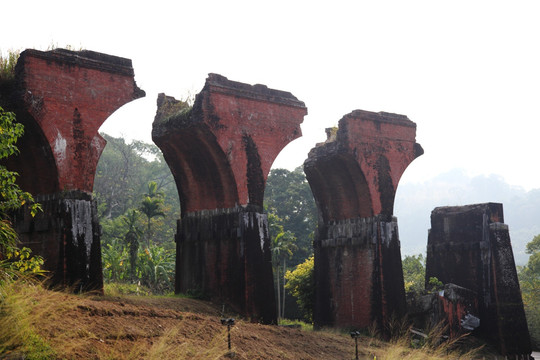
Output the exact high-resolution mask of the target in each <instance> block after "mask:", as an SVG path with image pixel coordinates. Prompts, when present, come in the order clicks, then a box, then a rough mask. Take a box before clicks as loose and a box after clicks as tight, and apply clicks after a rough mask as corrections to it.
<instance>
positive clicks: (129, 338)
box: [0, 285, 470, 360]
mask: <svg viewBox="0 0 540 360" xmlns="http://www.w3.org/2000/svg"><path fill="white" fill-rule="evenodd" d="M231 338H232V345H233V346H232V347H233V351H234V352H235V353H236V357H235V358H236V359H295V360H298V359H354V341H353V340H352V339H351V338H350V337H349V336H348V335H346V334H342V333H332V332H326V331H321V332H313V331H304V330H300V329H290V328H284V327H278V326H264V325H260V324H254V323H250V322H246V321H242V320H240V321H237V324H236V326H234V327H233V328H232V329H231ZM226 339H227V331H226V327H224V326H222V325H221V323H220V313H219V310H218V309H217V308H216V307H215V306H214V305H212V304H210V303H207V302H202V301H197V300H193V299H185V298H177V297H161V298H160V297H137V296H124V297H110V296H105V297H98V296H88V295H86V296H75V295H71V294H67V293H62V292H52V291H47V290H44V289H43V288H41V287H40V286H27V285H24V286H23V285H14V286H10V287H8V288H7V289H6V293H5V297H4V302H3V304H2V306H1V308H0V354H3V355H6V354H10V355H17V354H23V353H24V354H26V356H27V358H30V359H32V358H34V359H48V358H62V359H221V358H225V357H226V355H227V352H228V350H227V340H226ZM406 342H408V340H404V341H399V342H397V343H394V344H388V343H384V342H381V341H379V340H376V339H374V338H370V337H363V338H361V339H360V341H359V345H360V353H361V354H362V355H363V356H364V357H363V358H369V359H373V358H374V356H376V358H377V359H397V358H401V359H444V358H447V356H446V349H445V348H439V349H438V350H436V351H433V350H431V351H429V352H428V351H426V350H412V349H410V348H408V347H407V346H405V345H406V344H405V343H406ZM3 355H0V358H3ZM361 358H362V357H361ZM450 358H452V359H455V358H458V357H457V356H456V355H451V356H450ZM464 358H470V356H465V357H464Z"/></svg>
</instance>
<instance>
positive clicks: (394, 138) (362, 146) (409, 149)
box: [304, 110, 423, 328]
mask: <svg viewBox="0 0 540 360" xmlns="http://www.w3.org/2000/svg"><path fill="white" fill-rule="evenodd" d="M327 135H328V139H327V140H326V142H325V143H321V144H317V146H316V147H315V148H313V149H312V150H311V151H310V153H309V156H308V158H307V160H306V161H305V162H304V171H305V173H306V177H307V180H308V182H309V184H310V186H311V189H312V191H313V196H314V198H315V202H316V203H317V208H318V212H319V223H318V229H317V232H316V235H315V241H314V251H315V270H314V271H315V275H314V276H315V285H316V286H315V288H316V289H315V309H314V314H313V320H314V323H315V325H316V326H317V327H324V326H336V327H348V328H366V327H368V326H370V325H371V324H372V323H373V322H374V321H375V322H377V323H378V325H383V324H385V323H386V321H387V320H388V319H389V318H390V316H391V315H392V314H398V315H399V314H404V313H405V306H406V305H405V290H404V287H403V270H402V267H401V252H400V243H399V237H398V227H397V219H396V218H395V217H393V208H394V196H395V193H396V189H397V185H398V182H399V179H400V178H401V175H402V174H403V172H404V171H405V169H406V168H407V166H408V165H409V164H410V163H411V162H412V161H413V160H414V159H415V158H417V157H418V156H420V155H422V154H423V149H422V147H421V146H420V145H419V144H417V143H416V142H415V137H416V124H415V123H413V122H412V121H410V120H409V119H408V118H407V117H406V116H404V115H397V114H390V113H384V112H380V113H373V112H368V111H363V110H355V111H353V112H351V113H350V114H347V115H345V116H344V117H343V118H342V119H341V120H340V121H339V127H338V128H333V129H327Z"/></svg>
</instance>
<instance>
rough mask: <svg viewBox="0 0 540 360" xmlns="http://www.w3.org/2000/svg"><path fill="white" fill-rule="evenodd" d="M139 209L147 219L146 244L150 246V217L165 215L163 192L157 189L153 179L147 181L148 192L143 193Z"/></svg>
mask: <svg viewBox="0 0 540 360" xmlns="http://www.w3.org/2000/svg"><path fill="white" fill-rule="evenodd" d="M139 210H140V211H141V213H143V214H144V215H145V216H146V219H147V222H146V224H147V227H146V246H147V247H148V248H150V244H151V242H152V240H151V239H152V219H153V218H155V217H158V216H161V217H165V213H164V212H163V193H162V192H161V191H159V190H158V187H157V183H156V182H155V181H150V182H149V183H148V192H147V193H146V194H144V198H143V200H142V202H141V205H140V207H139Z"/></svg>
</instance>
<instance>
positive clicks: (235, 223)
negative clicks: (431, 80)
mask: <svg viewBox="0 0 540 360" xmlns="http://www.w3.org/2000/svg"><path fill="white" fill-rule="evenodd" d="M306 113H307V109H306V107H305V105H304V103H303V102H301V101H298V99H296V97H294V96H293V95H292V94H290V93H288V92H283V91H278V90H272V89H269V88H267V87H266V86H264V85H253V86H251V85H248V84H243V83H239V82H234V81H230V80H228V79H227V78H225V77H223V76H221V75H217V74H210V75H209V77H208V78H207V80H206V84H205V86H204V88H203V90H202V91H201V92H200V93H199V94H198V95H197V97H196V99H195V103H194V105H193V107H192V108H190V107H187V104H185V103H183V102H180V101H177V100H175V99H173V98H171V97H167V96H165V95H164V94H160V95H159V96H158V110H157V114H156V117H155V120H154V124H153V130H152V139H153V140H154V142H155V143H156V145H157V146H158V147H159V148H160V149H161V151H162V152H163V155H164V157H165V160H166V161H167V163H168V164H169V167H170V168H171V172H172V174H173V176H174V178H175V181H176V185H177V187H178V193H179V196H180V204H181V208H182V216H181V219H180V220H179V221H178V233H177V235H176V249H177V251H176V284H175V286H176V292H184V293H185V292H202V293H203V294H204V295H206V296H208V297H211V298H213V299H216V300H217V299H219V300H220V301H223V302H225V303H227V304H228V305H229V306H231V307H232V308H233V309H234V310H235V311H238V312H240V313H242V314H243V315H245V316H247V317H251V318H252V319H253V320H260V321H263V322H266V323H273V322H275V321H276V307H275V299H274V287H273V280H272V265H271V253H270V240H269V235H268V220H267V217H266V214H264V213H263V197H264V188H265V184H266V179H267V176H268V172H269V171H270V167H271V165H272V163H273V162H274V159H275V158H276V156H277V155H278V154H279V152H280V151H281V150H282V149H283V148H284V147H285V146H286V145H287V144H288V143H289V142H291V141H292V140H294V139H296V138H298V137H299V136H301V130H300V124H301V123H302V121H303V118H304V116H305V115H306Z"/></svg>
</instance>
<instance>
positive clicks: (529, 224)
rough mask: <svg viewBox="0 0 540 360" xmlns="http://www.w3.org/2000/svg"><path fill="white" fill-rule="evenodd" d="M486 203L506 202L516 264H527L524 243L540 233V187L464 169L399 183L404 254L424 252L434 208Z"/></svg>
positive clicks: (398, 210) (398, 213) (397, 208)
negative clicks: (421, 181)
mask: <svg viewBox="0 0 540 360" xmlns="http://www.w3.org/2000/svg"><path fill="white" fill-rule="evenodd" d="M485 202H497V203H502V204H503V210H504V222H505V224H507V225H508V226H509V229H510V238H511V241H512V248H513V251H514V257H515V261H516V264H517V265H525V264H526V263H527V260H528V257H529V255H528V254H525V245H526V244H527V243H528V242H529V241H531V240H532V239H533V237H534V236H535V235H538V234H540V189H533V190H530V191H526V190H525V189H523V188H521V187H516V186H512V185H510V184H508V183H506V182H505V180H504V179H503V178H502V177H501V176H499V175H494V174H492V175H489V176H485V175H479V176H474V177H471V176H468V175H466V174H465V172H464V171H463V170H461V169H454V170H451V171H449V172H447V173H443V174H441V175H438V176H437V177H435V178H433V179H430V180H427V181H425V182H423V183H403V184H400V185H399V186H398V191H397V194H396V199H395V207H394V214H395V215H396V216H397V218H398V224H399V236H400V240H401V253H402V256H405V255H414V254H419V253H422V254H425V252H426V245H427V236H428V229H429V228H430V227H431V220H430V216H431V211H432V210H433V209H434V208H436V207H439V206H454V205H469V204H476V203H485Z"/></svg>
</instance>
